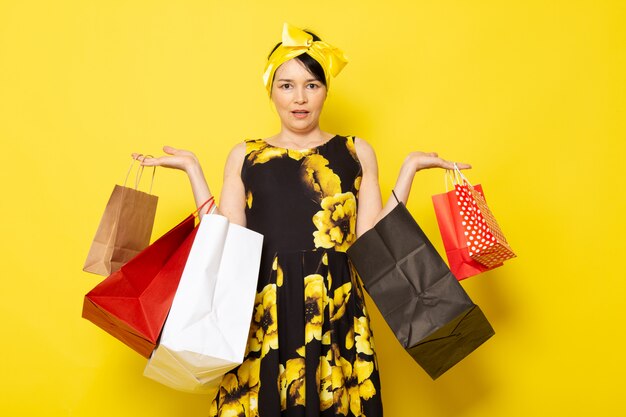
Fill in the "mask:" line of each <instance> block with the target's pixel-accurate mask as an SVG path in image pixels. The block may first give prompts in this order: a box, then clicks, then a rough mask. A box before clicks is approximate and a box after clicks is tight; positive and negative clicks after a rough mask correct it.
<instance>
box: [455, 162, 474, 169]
mask: <svg viewBox="0 0 626 417" xmlns="http://www.w3.org/2000/svg"><path fill="white" fill-rule="evenodd" d="M456 167H457V168H458V169H472V166H471V165H470V164H464V163H462V162H457V163H456Z"/></svg>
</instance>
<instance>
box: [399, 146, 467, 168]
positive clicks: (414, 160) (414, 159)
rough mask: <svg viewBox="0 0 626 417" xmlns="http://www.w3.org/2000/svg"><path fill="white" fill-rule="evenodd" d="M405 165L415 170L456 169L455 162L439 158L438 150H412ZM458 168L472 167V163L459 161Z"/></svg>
mask: <svg viewBox="0 0 626 417" xmlns="http://www.w3.org/2000/svg"><path fill="white" fill-rule="evenodd" d="M404 163H405V165H407V166H409V167H411V169H412V171H413V172H417V171H420V170H422V169H428V168H443V169H454V162H452V161H447V160H445V159H442V158H439V155H438V154H437V153H436V152H419V151H416V152H411V153H410V154H409V155H408V156H407V157H406V159H405V160H404ZM456 166H457V168H458V169H470V168H471V167H472V166H471V165H470V164H465V163H462V162H457V163H456Z"/></svg>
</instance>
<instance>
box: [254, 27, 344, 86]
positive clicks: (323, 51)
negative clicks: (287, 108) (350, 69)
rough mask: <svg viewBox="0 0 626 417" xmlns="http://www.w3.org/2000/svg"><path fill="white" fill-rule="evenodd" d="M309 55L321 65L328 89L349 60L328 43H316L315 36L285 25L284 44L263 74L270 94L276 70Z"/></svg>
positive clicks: (275, 53) (273, 55)
mask: <svg viewBox="0 0 626 417" xmlns="http://www.w3.org/2000/svg"><path fill="white" fill-rule="evenodd" d="M305 52H306V53H307V54H309V55H310V56H311V58H313V59H314V60H316V61H317V62H319V63H320V65H321V66H322V68H323V69H324V75H325V76H326V87H328V86H329V85H330V76H331V75H332V76H333V77H336V76H337V75H338V74H339V73H340V72H341V70H342V69H343V67H345V66H346V64H347V63H348V60H347V59H346V57H345V55H344V54H343V51H341V50H340V49H338V48H335V47H334V46H331V45H329V44H328V43H326V42H322V41H314V40H313V36H311V35H310V34H308V33H306V32H305V31H303V30H301V29H298V28H297V27H295V26H292V25H290V24H289V23H285V24H284V26H283V42H282V44H281V45H280V46H279V47H278V48H276V50H275V51H274V52H272V54H271V55H270V57H269V59H268V60H267V64H266V65H265V72H264V73H263V83H264V84H265V88H266V89H267V92H268V94H270V95H271V94H272V81H273V80H274V73H275V72H276V69H277V68H278V67H280V66H281V65H282V64H284V63H285V62H287V61H289V60H290V59H292V58H295V57H297V56H298V55H302V54H303V53H305Z"/></svg>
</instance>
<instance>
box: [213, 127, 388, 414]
mask: <svg viewBox="0 0 626 417" xmlns="http://www.w3.org/2000/svg"><path fill="white" fill-rule="evenodd" d="M361 177H362V171H361V165H360V163H359V160H358V158H357V155H356V151H355V147H354V138H353V137H349V136H348V137H344V136H339V135H337V136H335V137H333V138H332V139H330V140H329V141H327V142H326V143H324V144H322V145H320V146H318V147H315V148H311V149H305V150H291V149H286V148H280V147H276V146H272V145H270V144H269V143H267V142H265V141H264V140H262V139H256V140H247V141H246V157H245V160H244V163H243V166H242V170H241V178H242V180H243V183H244V186H245V193H246V221H247V227H248V228H250V229H252V230H255V231H257V232H259V233H261V234H263V236H264V242H263V253H262V260H261V269H260V273H259V282H258V288H257V295H256V302H255V306H254V313H253V317H252V322H251V326H250V335H249V339H248V345H247V349H246V355H245V360H244V362H243V363H242V364H241V365H240V366H238V367H237V368H235V369H234V370H232V371H231V372H229V373H228V374H226V375H225V376H224V378H223V380H222V381H221V384H220V388H219V390H218V392H217V394H216V396H215V399H214V400H213V402H212V404H211V411H210V415H211V416H222V417H226V416H227V417H231V416H232V417H235V416H237V417H244V416H245V417H255V416H258V417H276V416H281V417H296V416H297V417H313V416H363V417H378V416H382V403H381V397H380V380H379V375H378V364H377V361H376V354H375V352H374V340H373V337H372V332H371V330H370V324H369V317H368V314H367V310H366V308H365V303H364V298H363V289H362V287H361V284H360V281H359V278H358V276H357V273H356V271H355V269H354V267H353V266H352V264H351V263H350V261H349V260H348V257H347V255H346V253H345V251H346V249H347V248H348V247H350V245H351V244H352V243H353V242H354V241H355V239H356V215H357V201H358V191H359V186H360V182H361ZM244 261H245V260H242V262H244Z"/></svg>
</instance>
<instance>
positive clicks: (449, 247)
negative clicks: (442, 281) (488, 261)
mask: <svg viewBox="0 0 626 417" xmlns="http://www.w3.org/2000/svg"><path fill="white" fill-rule="evenodd" d="M474 190H476V191H477V192H480V193H482V187H481V186H480V185H479V184H477V185H475V186H474ZM459 197H460V195H457V191H456V190H452V191H448V192H446V193H443V194H437V195H434V196H433V204H434V206H435V215H436V216H437V223H438V224H439V231H440V232H441V239H442V240H443V246H444V248H445V250H446V257H447V258H448V267H449V268H450V270H451V271H452V274H453V275H454V276H455V277H456V279H458V280H459V281H460V280H462V279H465V278H469V277H471V276H474V275H478V274H480V273H481V272H485V271H488V270H490V269H493V268H496V267H498V266H500V265H502V264H499V265H495V266H492V267H487V266H485V265H482V264H481V263H479V262H478V261H476V260H474V259H472V258H471V257H470V255H469V249H468V245H467V239H466V236H465V233H464V232H465V231H466V230H465V227H466V226H465V225H463V222H464V221H465V222H466V223H467V222H468V221H467V220H465V219H464V218H463V217H461V216H460V214H459V212H460V211H459V203H461V204H462V201H461V200H460V199H459Z"/></svg>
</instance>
